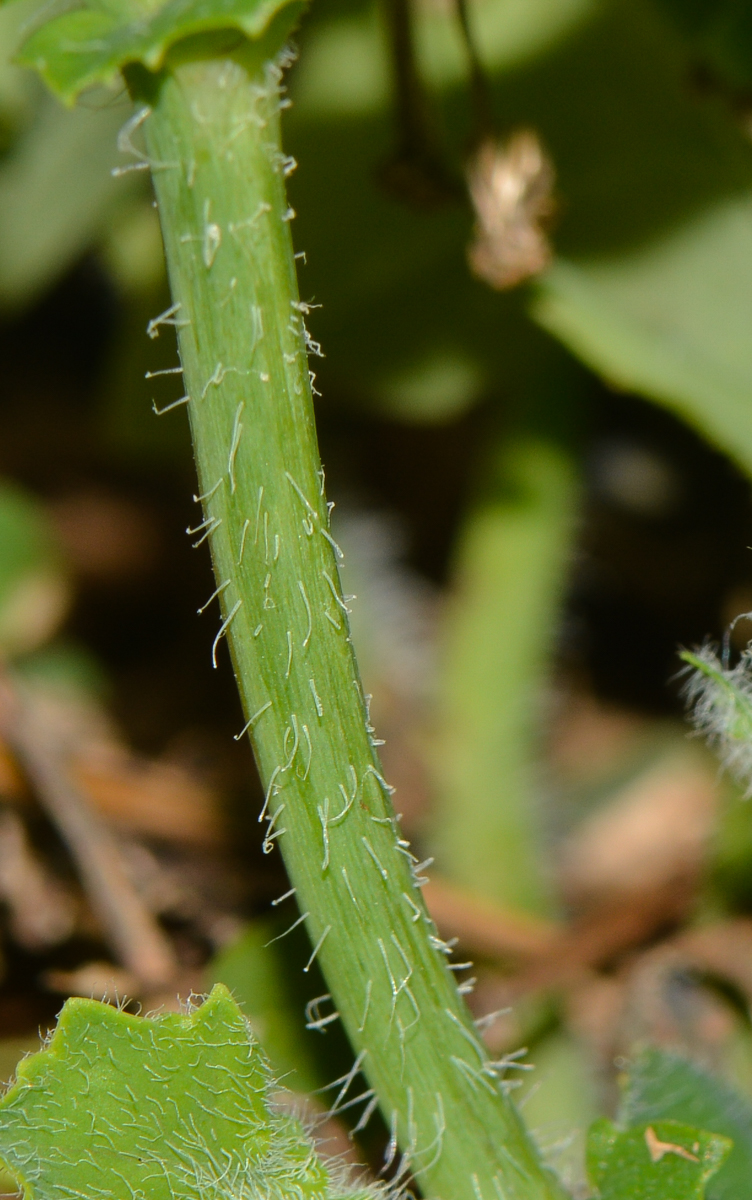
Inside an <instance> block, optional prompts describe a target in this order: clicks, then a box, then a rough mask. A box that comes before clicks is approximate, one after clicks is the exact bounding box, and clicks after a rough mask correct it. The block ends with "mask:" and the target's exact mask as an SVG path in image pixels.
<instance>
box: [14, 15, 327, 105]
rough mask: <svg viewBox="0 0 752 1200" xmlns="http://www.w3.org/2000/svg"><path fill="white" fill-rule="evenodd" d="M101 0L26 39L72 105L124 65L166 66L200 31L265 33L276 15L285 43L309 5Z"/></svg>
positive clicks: (24, 51) (26, 49)
mask: <svg viewBox="0 0 752 1200" xmlns="http://www.w3.org/2000/svg"><path fill="white" fill-rule="evenodd" d="M123 8H124V9H125V11H120V9H119V7H118V6H115V5H113V4H108V3H103V2H97V0H93V2H92V3H91V4H90V5H88V6H87V7H82V8H76V9H74V10H73V11H72V12H65V13H63V14H62V15H61V16H57V17H53V18H52V19H51V20H49V21H47V22H46V23H45V24H43V25H41V26H40V28H39V29H37V30H35V32H34V33H32V34H31V35H30V37H29V38H28V39H27V40H26V42H25V43H24V45H23V46H22V48H21V52H20V54H19V55H18V60H17V61H18V62H19V63H21V65H23V66H27V67H34V68H35V70H37V71H38V72H39V74H40V75H41V76H42V78H43V79H44V80H45V82H46V83H47V84H48V85H49V87H50V88H52V90H53V91H54V92H56V93H57V95H58V96H59V97H60V98H61V100H64V101H65V102H66V104H71V103H73V101H74V100H75V99H76V97H77V96H78V95H79V94H80V93H81V92H82V91H84V90H85V89H86V88H88V87H92V86H93V85H94V84H96V83H103V84H109V83H112V81H113V80H114V79H115V78H116V76H117V74H118V72H119V71H120V68H121V67H123V66H126V65H127V64H128V63H141V64H142V65H143V66H145V67H147V68H148V69H149V70H150V71H155V70H157V68H159V67H160V66H161V65H162V63H163V61H164V58H165V55H166V54H167V51H168V50H169V49H170V47H171V46H174V45H175V44H176V42H179V41H182V40H183V39H185V38H189V37H194V36H195V35H197V34H202V33H213V32H217V31H222V30H225V31H226V30H235V31H237V32H238V33H241V34H244V35H245V36H246V37H248V38H250V39H252V40H257V39H259V38H261V37H262V36H263V35H264V34H265V33H266V32H267V31H268V30H269V29H270V28H271V26H272V22H275V27H276V25H277V24H279V27H280V28H279V38H278V39H277V40H278V43H279V45H280V46H281V45H282V44H284V42H285V40H286V38H287V37H288V35H289V34H290V32H291V31H292V28H293V26H294V25H295V23H296V21H297V20H298V17H299V15H300V12H301V10H302V8H303V4H302V2H301V0H166V3H164V4H161V5H159V6H157V7H156V8H155V9H153V10H152V11H150V12H143V11H142V10H141V9H140V8H139V7H138V5H136V4H135V3H133V4H130V3H129V4H126V5H124V6H123Z"/></svg>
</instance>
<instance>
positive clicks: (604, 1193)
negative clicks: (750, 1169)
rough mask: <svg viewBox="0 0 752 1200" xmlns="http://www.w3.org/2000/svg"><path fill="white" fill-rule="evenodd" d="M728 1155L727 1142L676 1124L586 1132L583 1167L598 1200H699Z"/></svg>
mask: <svg viewBox="0 0 752 1200" xmlns="http://www.w3.org/2000/svg"><path fill="white" fill-rule="evenodd" d="M730 1149H731V1142H730V1141H729V1140H728V1138H725V1137H720V1136H718V1135H717V1134H714V1133H706V1132H705V1131H704V1130H700V1129H696V1128H695V1127H694V1126H692V1125H683V1124H681V1123H680V1122H679V1121H655V1122H653V1123H652V1124H647V1125H640V1126H639V1127H638V1128H635V1129H619V1127H618V1126H617V1125H614V1124H613V1123H612V1122H611V1121H608V1120H606V1119H605V1118H604V1119H602V1120H600V1121H596V1122H595V1123H594V1124H593V1125H592V1126H591V1128H590V1134H589V1136H588V1148H587V1165H588V1175H589V1176H590V1182H591V1183H592V1184H593V1187H594V1188H595V1192H596V1196H597V1197H598V1200H702V1198H703V1197H704V1195H705V1185H706V1183H707V1182H708V1180H709V1179H710V1178H711V1176H712V1175H714V1174H715V1173H716V1171H717V1170H718V1169H719V1167H720V1166H721V1165H722V1163H723V1160H724V1159H725V1158H726V1156H727V1155H728V1153H729V1151H730Z"/></svg>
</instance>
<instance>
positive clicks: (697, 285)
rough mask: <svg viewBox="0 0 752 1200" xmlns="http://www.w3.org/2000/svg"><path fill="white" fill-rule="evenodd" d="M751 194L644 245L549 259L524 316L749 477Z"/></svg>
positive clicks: (751, 442)
mask: <svg viewBox="0 0 752 1200" xmlns="http://www.w3.org/2000/svg"><path fill="white" fill-rule="evenodd" d="M750 279H752V196H749V197H740V198H738V199H733V200H729V201H727V202H725V203H723V204H719V205H717V206H714V207H713V208H711V209H710V210H708V211H706V212H704V213H703V214H702V215H701V216H699V217H696V218H694V219H692V220H691V221H689V222H688V223H687V224H684V225H682V226H681V227H679V228H677V229H676V230H673V231H672V232H671V233H670V234H668V235H667V236H666V237H664V238H661V239H659V240H655V241H653V242H652V243H651V244H649V245H648V246H646V247H642V248H640V249H638V250H635V251H631V252H628V253H626V254H624V255H622V256H620V257H613V258H611V259H607V258H602V259H594V260H591V261H589V262H587V261H582V260H578V261H576V260H569V261H566V260H563V259H560V260H559V261H557V262H556V263H555V264H554V265H553V267H552V268H551V270H550V271H549V272H548V274H547V275H546V277H545V278H544V279H543V280H542V281H541V284H540V292H539V295H538V297H537V299H536V301H535V303H534V306H533V312H534V314H535V316H536V317H537V319H538V320H539V321H540V322H541V323H542V324H543V325H544V326H545V327H546V328H547V329H549V330H550V331H551V332H552V333H554V334H556V335H557V336H558V337H560V338H561V339H562V341H564V342H565V343H566V344H567V345H568V346H569V347H570V348H571V349H572V350H573V351H574V352H575V353H576V354H578V355H579V356H580V357H581V358H582V359H584V361H585V362H587V363H588V364H589V365H590V366H591V367H593V368H594V369H595V370H597V371H599V372H601V373H602V374H603V375H605V376H606V378H607V379H609V380H611V381H613V382H614V383H615V384H616V385H617V386H618V387H620V388H623V389H626V390H628V391H634V392H640V393H642V394H643V395H646V396H649V397H651V398H652V399H654V400H658V401H660V402H661V403H663V404H664V405H666V407H668V408H671V409H673V411H674V412H676V413H677V414H678V415H679V416H681V417H682V418H684V420H686V421H687V422H688V424H690V425H693V426H694V427H695V428H696V429H698V430H699V432H700V433H701V434H703V435H704V436H705V437H706V438H708V440H709V441H710V442H712V443H715V444H716V445H718V446H720V447H721V449H723V450H724V451H725V452H726V453H727V454H729V455H730V456H731V457H732V458H734V459H736V461H737V462H738V463H739V464H740V465H741V466H742V467H743V468H744V469H745V470H747V471H748V472H750V471H752V405H750V394H751V391H752V338H750V336H749V330H750V327H751V326H752V287H751V286H750Z"/></svg>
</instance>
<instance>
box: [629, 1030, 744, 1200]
mask: <svg viewBox="0 0 752 1200" xmlns="http://www.w3.org/2000/svg"><path fill="white" fill-rule="evenodd" d="M667 1118H672V1119H675V1120H678V1121H688V1122H690V1123H691V1124H692V1125H699V1126H702V1127H704V1128H706V1129H712V1130H714V1132H716V1133H722V1134H724V1135H725V1136H726V1137H729V1138H732V1139H733V1143H734V1145H733V1149H732V1150H731V1153H730V1154H729V1156H728V1159H727V1160H726V1162H725V1163H724V1164H723V1166H722V1167H721V1169H720V1170H719V1172H718V1174H717V1175H715V1176H714V1177H713V1179H712V1180H711V1182H710V1184H709V1186H708V1189H707V1195H708V1200H745V1197H746V1196H748V1195H749V1192H750V1180H752V1104H751V1103H750V1101H749V1100H748V1099H747V1097H745V1096H742V1095H740V1094H739V1092H737V1091H735V1090H734V1089H733V1088H731V1087H729V1086H728V1084H726V1083H724V1082H723V1081H722V1080H720V1079H718V1078H717V1077H715V1076H713V1075H711V1074H710V1073H709V1072H707V1071H704V1070H703V1069H702V1068H701V1067H698V1066H696V1065H695V1064H694V1063H691V1062H688V1061H687V1060H686V1059H684V1058H681V1057H679V1055H677V1054H670V1053H667V1052H666V1051H665V1050H657V1049H652V1048H651V1049H645V1050H643V1051H642V1052H641V1053H640V1054H639V1055H637V1057H636V1058H635V1060H634V1061H633V1063H632V1064H631V1066H630V1070H629V1075H628V1077H627V1081H626V1086H625V1090H624V1094H623V1097H622V1103H621V1107H620V1110H619V1120H620V1122H621V1123H622V1124H626V1125H640V1126H642V1125H644V1124H645V1122H651V1121H652V1122H659V1123H660V1121H661V1120H663V1119H667Z"/></svg>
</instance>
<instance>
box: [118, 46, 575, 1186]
mask: <svg viewBox="0 0 752 1200" xmlns="http://www.w3.org/2000/svg"><path fill="white" fill-rule="evenodd" d="M258 53H259V52H258V50H254V49H253V48H252V47H247V48H246V49H245V50H244V51H242V52H238V53H236V54H234V55H229V54H228V55H227V56H226V57H218V58H215V59H209V58H207V59H205V60H201V61H198V60H196V61H189V60H185V61H182V62H178V61H176V60H173V62H172V64H171V66H170V67H169V69H168V70H166V71H165V72H164V73H163V75H162V76H161V77H160V78H159V79H158V80H157V81H156V84H155V86H154V90H153V94H151V95H148V97H147V98H148V100H149V106H150V113H149V115H148V117H146V118H145V125H144V128H145V132H146V138H147V147H148V153H149V156H150V159H151V164H152V171H153V178H154V185H155V188H156V193H157V198H158V203H159V210H160V215H161V220H162V227H163V232H164V240H165V247H166V255H167V262H168V269H169V274H170V281H171V287H172V294H173V300H174V307H173V309H172V310H171V311H170V312H169V313H168V314H167V315H165V316H164V317H163V323H168V322H174V324H175V326H176V328H177V331H178V338H179V345H180V357H181V362H182V367H183V373H184V379H185V390H186V394H187V396H188V397H189V399H188V400H187V401H186V403H187V407H188V410H189V414H190V421H191V428H192V432H193V438H194V444H195V453H196V460H197V464H198V473H199V479H200V493H201V496H202V497H203V499H202V504H203V512H202V513H201V512H199V513H198V515H197V517H196V521H195V525H194V529H195V539H194V540H195V542H196V544H198V543H199V542H201V541H203V540H206V541H208V542H209V544H210V546H211V550H212V555H213V559H214V566H215V570H216V582H217V591H218V596H217V599H218V604H219V607H220V608H221V620H220V619H218V622H217V627H218V632H217V638H218V641H217V643H215V653H216V652H218V651H219V648H220V643H221V640H222V639H223V638H224V639H226V640H227V642H228V643H229V646H230V650H231V653H232V658H233V662H234V666H235V672H236V676H237V679H238V685H239V687H240V691H241V694H242V699H243V704H244V706H245V712H246V716H247V721H248V725H247V729H248V733H249V736H250V737H251V740H252V742H253V747H254V751H255V754H256V758H257V761H258V764H259V769H260V772H261V777H262V780H263V782H264V785H265V787H266V789H267V801H266V804H265V805H264V809H263V812H262V818H263V821H264V823H265V829H266V843H265V848H266V849H267V850H268V851H271V850H272V849H273V848H274V846H275V845H277V844H278V845H279V847H280V849H281V850H282V853H283V855H284V858H285V862H286V865H287V868H288V872H289V875H290V879H291V881H292V883H293V885H294V887H295V889H296V898H297V903H298V905H299V909H300V913H301V914H303V915H304V918H305V921H306V923H307V926H308V931H309V934H310V938H311V944H312V947H313V948H314V949H313V953H312V958H313V956H314V955H317V956H318V958H319V960H320V963H321V966H322V967H323V970H324V972H325V974H326V977H327V980H328V982H329V986H330V987H331V992H332V1004H333V1005H334V1006H335V1007H336V1009H337V1011H338V1012H339V1015H340V1017H341V1019H342V1021H343V1022H344V1025H345V1028H346V1030H347V1032H348V1034H349V1036H350V1038H351V1040H352V1044H353V1047H354V1049H355V1051H356V1053H357V1055H358V1058H357V1065H358V1066H359V1067H360V1068H361V1069H362V1071H363V1073H364V1074H365V1076H366V1077H367V1080H368V1084H369V1085H370V1087H372V1088H374V1089H375V1095H376V1096H377V1097H378V1100H379V1102H380V1104H381V1106H382V1109H383V1111H384V1113H385V1115H386V1119H387V1121H388V1122H390V1123H391V1126H392V1129H393V1131H394V1142H395V1150H396V1144H397V1143H398V1144H399V1146H400V1148H401V1150H402V1152H403V1155H404V1159H403V1165H404V1167H405V1169H410V1170H413V1171H415V1172H416V1174H417V1176H418V1178H419V1179H420V1181H421V1184H422V1186H423V1187H424V1189H425V1190H426V1192H427V1194H430V1195H433V1196H441V1197H444V1200H498V1198H499V1197H502V1196H503V1197H505V1198H509V1200H512V1198H517V1197H519V1198H520V1200H521V1198H522V1197H526V1198H529V1197H535V1198H538V1197H541V1198H542V1197H544V1196H553V1195H557V1194H558V1190H559V1189H558V1185H557V1184H556V1182H555V1181H554V1179H553V1177H552V1176H550V1175H549V1174H548V1172H546V1171H545V1170H544V1169H543V1168H542V1167H541V1165H540V1163H539V1160H538V1157H537V1154H536V1151H535V1150H534V1148H533V1146H532V1143H531V1142H530V1140H529V1138H528V1136H527V1134H526V1132H525V1130H524V1126H523V1125H522V1122H521V1120H520V1118H519V1116H518V1115H517V1112H516V1110H515V1109H514V1107H513V1105H512V1103H511V1101H510V1100H509V1098H508V1097H507V1096H506V1095H505V1093H504V1088H503V1086H501V1085H500V1083H499V1080H498V1078H497V1075H496V1074H495V1073H494V1070H493V1069H492V1068H491V1067H490V1066H489V1064H488V1063H487V1061H486V1055H485V1052H484V1050H483V1047H482V1044H481V1043H480V1041H479V1039H478V1036H477V1034H476V1031H475V1030H474V1027H473V1025H472V1022H471V1021H470V1018H469V1015H468V1013H467V1011H466V1009H465V1007H464V1003H463V1001H462V999H461V997H459V995H458V993H457V990H456V988H455V985H454V982H453V977H452V975H451V972H450V971H449V969H448V967H447V964H446V958H445V957H444V955H443V953H442V947H441V945H440V944H439V943H438V940H437V938H436V935H435V929H434V927H433V925H432V923H431V922H430V920H429V919H428V917H427V915H426V912H425V909H424V906H423V903H422V899H421V892H420V881H419V879H417V878H416V873H415V870H414V862H413V861H412V859H411V856H410V854H409V852H408V850H407V845H406V843H405V842H403V841H401V840H400V835H399V831H398V829H397V827H396V823H395V819H394V815H393V811H392V807H391V802H390V797H389V794H388V792H389V789H388V787H387V785H386V783H385V782H384V780H383V778H382V776H381V772H380V767H379V763H378V759H377V757H376V755H375V752H374V749H373V745H372V738H371V730H370V728H369V723H368V715H367V711H366V706H365V704H364V699H363V695H362V692H361V688H360V683H359V680H358V675H357V669H356V666H355V661H354V657H353V651H352V646H351V643H350V637H349V630H348V620H347V607H346V606H347V601H346V599H344V598H343V597H342V594H341V591H340V585H339V578H338V566H337V548H336V547H335V545H334V544H333V542H332V539H331V535H330V532H329V520H328V517H329V514H328V509H327V504H326V500H325V497H324V481H323V474H322V472H321V469H320V461H319V455H318V449H317V443H316V434H315V427H314V417H313V407H312V402H311V389H310V381H309V373H308V361H307V353H306V349H307V342H308V338H307V334H306V332H305V326H304V317H305V312H306V306H305V305H304V304H301V303H300V301H299V297H298V291H297V284H296V277H295V269H294V260H293V251H292V239H291V235H290V219H291V217H292V216H293V214H292V213H291V211H290V210H289V208H288V206H287V202H286V199H285V186H284V177H285V174H286V173H287V172H288V171H289V169H290V166H291V165H292V164H290V163H289V162H288V161H287V160H286V159H285V158H284V156H283V155H282V153H281V151H280V140H279V106H280V91H279V84H280V76H281V72H280V70H279V68H278V67H277V66H275V65H274V64H272V63H269V62H267V63H266V65H264V66H260V65H259V64H260V62H261V61H262V60H261V59H259V58H258ZM252 54H255V55H256V59H255V64H256V65H254V62H253V61H251V55H252ZM244 55H245V58H244V57H243V56H244ZM141 87H142V89H144V84H143V82H142V84H141ZM137 90H138V81H135V86H134V91H137ZM142 95H146V92H145V90H142ZM157 328H158V326H156V325H154V324H153V326H152V331H155V330H156V329H157ZM197 512H198V510H197ZM204 619H206V618H204ZM260 819H261V818H260ZM294 920H295V914H294V913H293V915H291V917H290V921H291V923H292V922H293V921H294ZM360 1092H365V1094H364V1095H363V1097H362V1101H361V1102H362V1104H363V1108H364V1110H365V1109H366V1107H367V1106H368V1104H369V1103H370V1093H369V1092H367V1090H366V1089H365V1088H363V1087H362V1086H359V1084H358V1082H357V1081H356V1079H355V1076H354V1078H353V1081H352V1086H351V1087H350V1088H349V1090H347V1089H345V1088H343V1089H342V1094H341V1096H340V1097H339V1103H346V1102H347V1101H348V1100H350V1098H351V1097H352V1098H354V1097H355V1096H356V1095H357V1094H359V1093H360Z"/></svg>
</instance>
